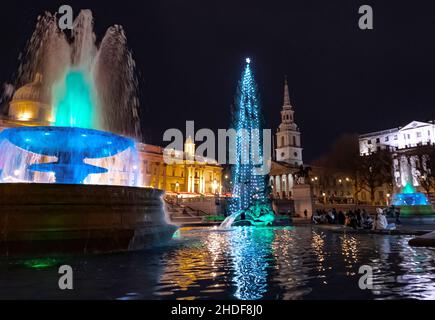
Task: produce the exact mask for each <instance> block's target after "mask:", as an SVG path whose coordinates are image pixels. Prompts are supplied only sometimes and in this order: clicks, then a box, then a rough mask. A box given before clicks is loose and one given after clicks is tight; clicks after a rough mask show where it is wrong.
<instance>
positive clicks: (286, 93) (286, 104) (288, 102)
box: [283, 75, 292, 109]
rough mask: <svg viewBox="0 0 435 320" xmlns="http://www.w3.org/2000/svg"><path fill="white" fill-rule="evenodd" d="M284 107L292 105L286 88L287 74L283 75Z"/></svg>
mask: <svg viewBox="0 0 435 320" xmlns="http://www.w3.org/2000/svg"><path fill="white" fill-rule="evenodd" d="M283 107H284V109H291V108H292V106H291V104H290V94H289V90H288V82H287V75H286V76H285V82H284V105H283Z"/></svg>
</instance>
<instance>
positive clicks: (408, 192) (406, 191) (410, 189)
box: [402, 183, 415, 194]
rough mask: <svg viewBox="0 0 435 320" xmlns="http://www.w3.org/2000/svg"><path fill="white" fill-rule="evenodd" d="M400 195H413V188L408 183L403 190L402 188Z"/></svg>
mask: <svg viewBox="0 0 435 320" xmlns="http://www.w3.org/2000/svg"><path fill="white" fill-rule="evenodd" d="M402 193H405V194H411V193H415V189H414V187H413V186H412V185H411V184H410V183H408V184H407V185H406V186H405V188H403V192H402Z"/></svg>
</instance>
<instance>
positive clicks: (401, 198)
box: [391, 183, 433, 216]
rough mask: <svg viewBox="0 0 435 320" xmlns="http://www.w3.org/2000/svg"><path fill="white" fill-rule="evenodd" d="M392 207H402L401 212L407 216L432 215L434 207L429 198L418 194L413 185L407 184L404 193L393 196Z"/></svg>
mask: <svg viewBox="0 0 435 320" xmlns="http://www.w3.org/2000/svg"><path fill="white" fill-rule="evenodd" d="M391 204H392V205H394V206H397V207H400V208H401V212H402V213H403V214H405V215H407V216H409V215H419V214H432V212H433V210H432V205H431V203H430V201H429V199H428V198H427V196H426V195H425V194H423V193H421V192H417V191H416V190H415V188H414V187H413V186H412V184H411V183H407V184H406V185H405V187H404V188H403V190H402V193H396V194H394V196H393V199H392V202H391Z"/></svg>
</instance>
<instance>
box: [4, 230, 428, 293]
mask: <svg viewBox="0 0 435 320" xmlns="http://www.w3.org/2000/svg"><path fill="white" fill-rule="evenodd" d="M410 238H411V237H408V236H383V235H367V234H364V235H354V234H352V235H343V234H335V233H331V232H327V231H326V232H325V231H320V230H318V229H312V228H311V227H297V228H235V229H233V230H230V231H218V230H214V229H182V230H180V231H178V232H177V234H176V236H175V237H174V239H173V240H172V241H171V243H169V244H168V245H165V246H162V247H159V248H155V249H153V250H148V251H142V252H133V253H123V254H109V255H94V256H91V255H89V256H86V255H83V256H74V257H62V258H55V257H48V258H47V257H44V258H35V259H19V260H17V259H11V258H9V259H5V258H0V299H17V298H18V299H47V298H48V299H188V300H191V299H398V298H416V299H435V250H433V249H425V248H412V247H410V246H409V245H408V240H409V239H410ZM63 264H67V265H71V267H72V268H73V271H74V279H73V280H74V282H73V283H74V290H72V291H61V290H60V289H59V287H58V280H59V277H60V275H59V274H58V268H59V266H60V265H63ZM362 265H368V266H371V267H372V268H373V279H374V280H373V282H374V284H373V289H372V290H361V289H360V288H359V285H358V283H359V278H360V277H361V275H360V274H358V271H359V268H360V267H361V266H362Z"/></svg>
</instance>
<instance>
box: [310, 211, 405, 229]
mask: <svg viewBox="0 0 435 320" xmlns="http://www.w3.org/2000/svg"><path fill="white" fill-rule="evenodd" d="M387 214H392V215H395V217H396V223H397V224H400V220H399V216H400V209H399V208H394V207H389V208H388V209H385V210H383V209H380V208H378V209H376V214H375V215H374V216H372V215H370V214H369V213H367V211H366V210H365V209H362V210H361V209H355V210H348V211H346V212H343V211H341V210H340V211H337V210H336V209H335V208H334V209H330V210H324V209H317V210H316V211H315V212H314V213H313V215H312V216H311V222H312V223H313V224H335V225H343V226H347V227H350V228H353V229H373V230H394V229H395V228H396V224H394V223H388V220H387Z"/></svg>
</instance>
